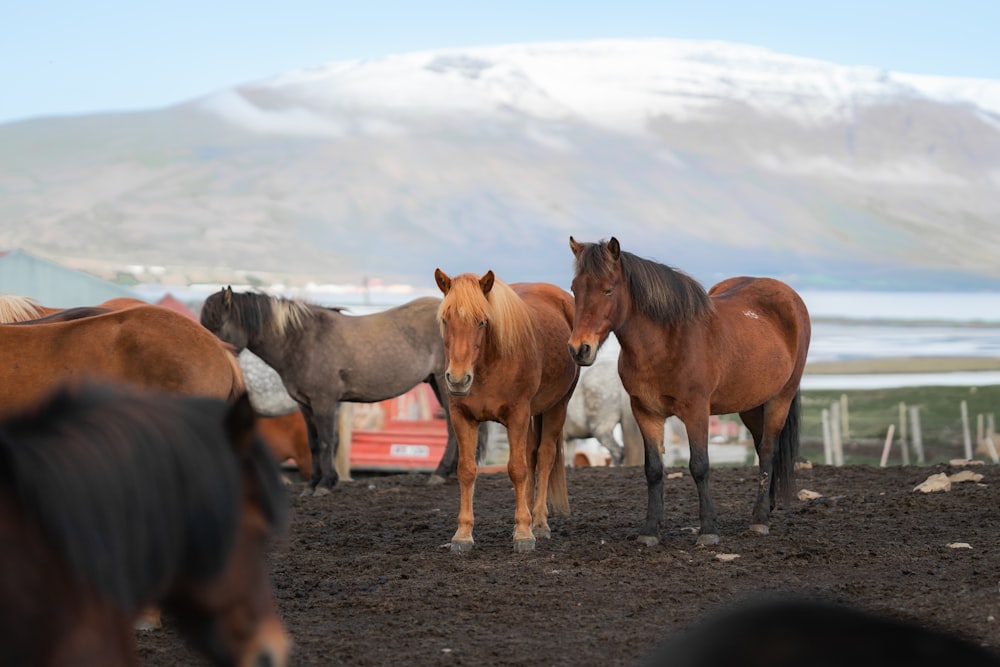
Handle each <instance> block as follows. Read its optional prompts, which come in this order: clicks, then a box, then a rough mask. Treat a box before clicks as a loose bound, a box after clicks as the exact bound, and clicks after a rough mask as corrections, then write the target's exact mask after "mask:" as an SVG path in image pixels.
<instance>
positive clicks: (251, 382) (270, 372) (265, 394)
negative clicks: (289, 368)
mask: <svg viewBox="0 0 1000 667" xmlns="http://www.w3.org/2000/svg"><path fill="white" fill-rule="evenodd" d="M239 361H240V368H241V369H243V377H244V378H245V379H246V383H247V394H248V395H249V397H250V405H251V406H253V409H254V412H256V413H257V414H259V415H261V416H262V417H281V416H282V415H287V414H288V413H290V412H295V411H296V410H298V409H299V404H298V403H296V402H295V399H294V398H292V397H291V396H289V395H288V391H287V390H285V384H284V383H283V382H282V381H281V376H280V375H278V371H276V370H274V369H273V368H271V367H270V366H268V365H267V363H265V362H264V360H263V359H261V358H260V357H258V356H257V355H256V354H254V353H253V352H251V351H250V350H248V349H246V348H244V349H243V351H242V352H240V356H239Z"/></svg>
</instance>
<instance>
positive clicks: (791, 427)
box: [771, 390, 802, 502]
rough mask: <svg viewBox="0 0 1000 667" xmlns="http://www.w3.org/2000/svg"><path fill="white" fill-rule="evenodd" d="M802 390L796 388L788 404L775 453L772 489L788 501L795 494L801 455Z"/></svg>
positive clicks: (774, 496)
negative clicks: (797, 460)
mask: <svg viewBox="0 0 1000 667" xmlns="http://www.w3.org/2000/svg"><path fill="white" fill-rule="evenodd" d="M801 393H802V392H801V390H796V392H795V397H794V398H793V399H792V403H791V405H789V406H788V416H787V417H786V418H785V425H784V426H783V427H781V433H779V434H778V451H776V452H775V453H774V479H773V481H772V483H771V489H772V490H774V491H775V492H776V494H777V495H772V496H771V497H772V498H776V497H778V498H781V499H782V500H783V501H785V502H788V501H789V500H790V499H791V498H792V496H793V495H794V494H795V459H796V458H798V455H799V415H800V413H801V410H802V400H801V397H800V394H801Z"/></svg>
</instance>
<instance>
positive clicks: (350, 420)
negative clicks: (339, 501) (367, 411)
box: [333, 403, 354, 482]
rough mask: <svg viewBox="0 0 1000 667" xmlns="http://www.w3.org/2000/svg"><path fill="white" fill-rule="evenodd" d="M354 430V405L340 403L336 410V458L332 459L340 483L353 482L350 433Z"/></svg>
mask: <svg viewBox="0 0 1000 667" xmlns="http://www.w3.org/2000/svg"><path fill="white" fill-rule="evenodd" d="M353 430H354V405H353V404H352V403H341V404H340V408H338V409H337V433H338V438H339V440H340V443H339V444H338V445H337V456H336V458H335V459H334V462H333V467H334V470H336V471H337V477H339V478H340V481H342V482H350V481H353V480H352V479H351V433H352V431H353Z"/></svg>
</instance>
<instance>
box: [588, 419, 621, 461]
mask: <svg viewBox="0 0 1000 667" xmlns="http://www.w3.org/2000/svg"><path fill="white" fill-rule="evenodd" d="M614 428H615V423H614V422H612V423H608V422H607V421H606V420H602V423H601V424H600V426H598V427H597V428H595V429H594V437H595V438H597V441H598V442H599V443H601V445H603V446H604V448H605V449H606V450H608V453H609V454H611V461H612V462H613V463H614V464H615V465H616V466H620V465H621V464H622V463H624V462H625V450H624V448H623V447H622V446H621V445H619V444H618V441H617V440H615V436H614Z"/></svg>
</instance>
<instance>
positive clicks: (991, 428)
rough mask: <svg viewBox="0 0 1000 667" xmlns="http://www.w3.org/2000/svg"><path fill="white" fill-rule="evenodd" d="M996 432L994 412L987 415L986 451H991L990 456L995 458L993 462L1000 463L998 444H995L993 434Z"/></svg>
mask: <svg viewBox="0 0 1000 667" xmlns="http://www.w3.org/2000/svg"><path fill="white" fill-rule="evenodd" d="M995 432H996V428H995V424H994V421H993V413H992V412H991V413H990V414H988V415H986V440H985V441H986V451H987V452H989V455H990V458H991V459H993V463H1000V456H998V455H997V448H996V445H994V444H993V436H994V434H995Z"/></svg>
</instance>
